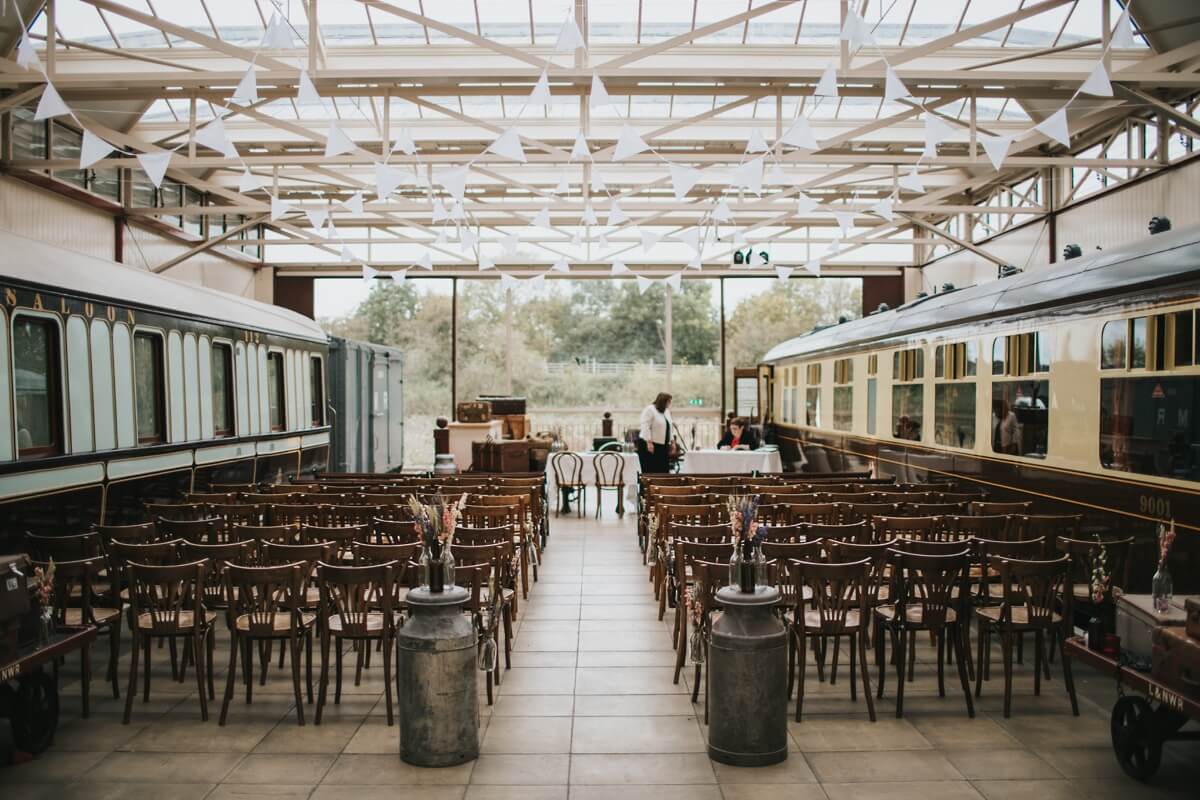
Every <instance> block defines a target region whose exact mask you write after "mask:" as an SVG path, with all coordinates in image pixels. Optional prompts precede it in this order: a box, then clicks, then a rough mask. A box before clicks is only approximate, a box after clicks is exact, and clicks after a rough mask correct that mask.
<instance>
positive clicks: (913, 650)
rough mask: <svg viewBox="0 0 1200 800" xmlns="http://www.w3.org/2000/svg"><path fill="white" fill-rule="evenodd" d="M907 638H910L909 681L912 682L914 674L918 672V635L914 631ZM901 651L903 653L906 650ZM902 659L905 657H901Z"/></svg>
mask: <svg viewBox="0 0 1200 800" xmlns="http://www.w3.org/2000/svg"><path fill="white" fill-rule="evenodd" d="M907 639H908V682H909V683H912V682H913V676H914V675H915V674H916V669H915V668H916V666H917V637H916V633H915V632H914V633H913V634H912V635H909V636H908V637H907ZM901 652H902V653H903V652H904V651H901ZM900 660H901V661H903V660H904V659H903V658H901V659H900Z"/></svg>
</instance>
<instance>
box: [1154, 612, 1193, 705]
mask: <svg viewBox="0 0 1200 800" xmlns="http://www.w3.org/2000/svg"><path fill="white" fill-rule="evenodd" d="M1153 664H1154V672H1153V674H1154V680H1156V681H1158V682H1159V683H1161V684H1163V685H1164V686H1166V687H1167V688H1169V689H1171V690H1172V691H1175V692H1178V693H1179V694H1181V695H1183V696H1185V697H1190V698H1192V699H1193V700H1200V639H1194V638H1192V637H1191V636H1188V635H1187V630H1186V629H1185V628H1181V627H1175V626H1163V627H1160V628H1155V629H1154V658H1153Z"/></svg>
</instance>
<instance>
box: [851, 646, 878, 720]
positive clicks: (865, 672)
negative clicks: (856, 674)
mask: <svg viewBox="0 0 1200 800" xmlns="http://www.w3.org/2000/svg"><path fill="white" fill-rule="evenodd" d="M866 631H867V627H866V625H863V626H862V627H861V628H859V629H858V635H857V636H855V637H854V638H855V639H856V644H857V645H858V661H859V664H860V665H861V666H862V685H863V697H865V698H867V714H868V715H869V716H870V717H871V722H874V721H875V699H874V698H872V697H871V670H870V669H869V668H868V667H867V642H866V639H865V637H864V636H863V634H864V633H865V632H866Z"/></svg>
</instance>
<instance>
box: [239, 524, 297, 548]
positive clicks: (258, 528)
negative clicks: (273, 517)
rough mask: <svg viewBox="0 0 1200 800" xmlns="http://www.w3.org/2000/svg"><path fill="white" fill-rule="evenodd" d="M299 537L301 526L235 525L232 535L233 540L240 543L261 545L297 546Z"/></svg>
mask: <svg viewBox="0 0 1200 800" xmlns="http://www.w3.org/2000/svg"><path fill="white" fill-rule="evenodd" d="M299 536H300V526H299V525H234V526H233V534H232V538H233V539H236V540H237V541H239V542H242V541H253V542H258V543H259V544H261V543H263V542H271V543H272V544H295V543H296V540H297V538H298V537H299Z"/></svg>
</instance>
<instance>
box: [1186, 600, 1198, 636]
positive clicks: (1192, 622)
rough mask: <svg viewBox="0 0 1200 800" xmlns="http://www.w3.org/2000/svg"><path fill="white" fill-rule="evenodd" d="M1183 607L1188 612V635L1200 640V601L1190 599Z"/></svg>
mask: <svg viewBox="0 0 1200 800" xmlns="http://www.w3.org/2000/svg"><path fill="white" fill-rule="evenodd" d="M1183 607H1184V609H1185V610H1186V611H1187V635H1188V636H1191V637H1192V638H1193V639H1200V600H1198V599H1196V598H1194V597H1189V598H1188V599H1187V600H1185V601H1184V603H1183Z"/></svg>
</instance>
